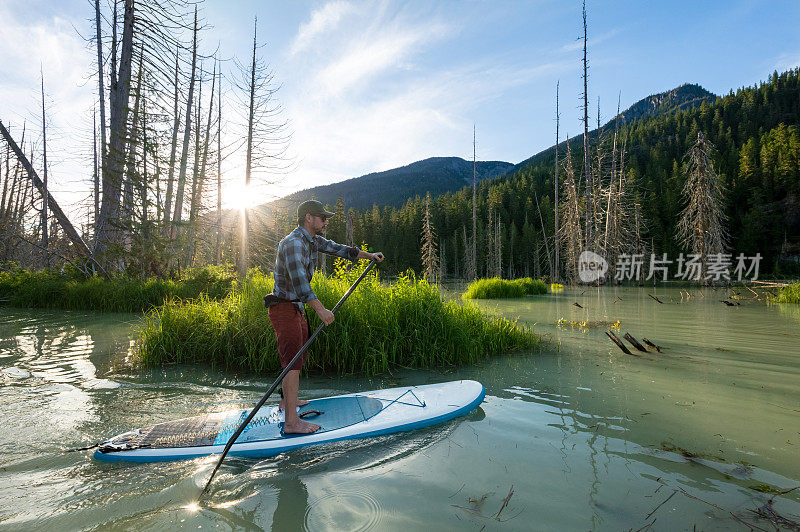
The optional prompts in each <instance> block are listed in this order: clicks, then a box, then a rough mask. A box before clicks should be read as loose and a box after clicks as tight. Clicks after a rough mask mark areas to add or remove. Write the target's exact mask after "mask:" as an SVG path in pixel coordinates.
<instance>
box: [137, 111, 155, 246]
mask: <svg viewBox="0 0 800 532" xmlns="http://www.w3.org/2000/svg"><path fill="white" fill-rule="evenodd" d="M146 104H147V99H146V98H145V99H143V100H142V180H141V183H140V185H139V198H140V199H141V200H142V236H143V237H144V238H147V237H148V228H147V189H148V187H149V186H150V182H149V180H148V176H147V107H146ZM156 218H158V213H156Z"/></svg>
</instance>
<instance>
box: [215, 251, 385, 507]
mask: <svg viewBox="0 0 800 532" xmlns="http://www.w3.org/2000/svg"><path fill="white" fill-rule="evenodd" d="M373 266H375V260H372V261H371V262H370V263H369V266H367V269H365V270H364V272H363V273H362V274H361V275H359V276H358V279H356V282H354V283H353V286H351V287H350V288H349V289H348V290H347V292H345V294H344V295H343V296H342V299H340V300H339V302H338V303H336V306H335V307H333V308H332V309H331V312H332V313H334V314H335V313H336V311H337V310H338V308H339V307H341V306H342V304H343V303H344V302H345V301H346V300H347V298H348V297H350V294H352V293H353V290H355V289H356V287H357V286H358V283H360V282H361V280H362V279H364V277H366V275H367V273H369V271H370V270H371V269H372V268H373ZM323 327H325V324H324V323H320V324H319V327H317V330H316V331H314V334H312V335H311V337H310V338H309V339H308V340H306V343H305V344H303V347H301V348H300V351H298V352H297V354H296V355H295V356H294V358H293V359H292V361H291V362H289V363H288V364H287V365H286V367H285V368H283V371H281V374H280V375H278V378H277V379H275V382H273V383H272V386H270V387H269V390H267V393H265V394H264V397H262V398H261V400H260V401H259V402H258V404H256V406H254V407H253V409H252V410H251V411H250V415H248V416H247V418H246V419H245V420H244V421H242V423H241V424H240V425H239V428H237V429H236V432H234V433H233V436H231V437H230V439H229V440H228V443H227V444H225V449H224V450H223V451H222V456H220V457H219V461H218V462H217V465H216V466H215V467H214V471H212V472H211V476H210V477H209V478H208V482H206V486H205V487H204V488H203V491H202V492H200V496H202V495H203V493H205V492H206V491H208V487H209V486H210V485H211V481H212V480H213V479H214V475H216V473H217V470H218V469H219V466H221V465H222V461H223V460H225V456H226V455H227V454H228V451H230V450H231V447H232V446H233V443H234V442H235V441H236V438H238V437H239V434H241V433H242V431H243V430H244V428H245V427H246V426H247V424H248V423H250V420H251V419H253V416H255V415H256V413H257V412H258V410H259V409H260V408H261V407H262V406H264V403H266V402H267V399H269V396H270V395H272V393H273V392H274V391H275V389H276V388H277V387H278V385H279V384H280V383H281V381H282V380H283V378H284V377H285V376H286V374H287V373H289V371H291V369H292V366H294V363H295V362H297V361H298V360H299V359H300V357H301V356H302V355H303V353H305V352H306V350H307V349H308V346H310V345H311V342H313V341H314V338H316V337H317V335H318V334H319V333H320V331H321V330H322V328H323Z"/></svg>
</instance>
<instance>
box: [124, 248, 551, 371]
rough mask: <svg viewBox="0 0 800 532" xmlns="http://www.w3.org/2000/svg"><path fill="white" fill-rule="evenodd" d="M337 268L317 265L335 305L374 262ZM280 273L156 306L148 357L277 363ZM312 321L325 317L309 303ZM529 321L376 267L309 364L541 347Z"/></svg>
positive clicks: (430, 362)
mask: <svg viewBox="0 0 800 532" xmlns="http://www.w3.org/2000/svg"><path fill="white" fill-rule="evenodd" d="M341 264H342V263H341V262H339V263H338V265H337V270H336V273H334V275H332V276H331V277H324V276H322V275H317V276H315V278H314V281H313V282H312V287H313V289H314V293H315V294H316V295H317V296H318V297H319V299H320V300H321V301H322V302H323V304H324V305H325V306H326V307H327V308H332V307H333V305H335V304H336V302H337V301H338V300H339V299H340V298H341V297H342V295H343V294H344V293H345V291H347V289H348V288H349V287H350V285H351V284H352V282H353V281H354V280H355V278H356V277H357V276H358V275H359V274H360V272H362V271H363V268H365V267H366V264H367V262H366V261H362V262H361V264H360V265H359V266H358V267H357V268H353V269H352V270H350V271H345V270H344V269H343V267H342V266H341ZM271 291H272V279H271V278H270V277H268V276H265V275H263V274H261V273H259V272H256V273H254V274H252V275H250V276H249V277H248V278H247V280H246V281H245V282H244V283H243V284H242V286H241V289H237V290H234V291H233V292H232V293H231V294H230V295H229V296H228V297H226V298H225V299H222V300H220V301H212V300H209V299H207V298H201V299H199V300H196V301H194V302H192V303H190V304H185V305H179V304H176V303H173V302H168V303H166V304H165V305H164V306H162V307H160V308H157V309H155V310H153V311H152V312H151V313H150V314H148V315H147V317H146V319H145V321H144V324H143V325H142V328H141V330H140V335H139V351H138V353H139V361H140V362H141V363H142V364H143V365H145V366H156V365H163V364H174V363H190V364H192V363H199V362H202V363H210V364H211V365H212V366H215V367H219V368H226V369H245V370H250V371H255V372H277V371H279V369H280V367H279V363H278V357H277V351H276V345H275V336H274V332H273V330H272V327H271V325H270V323H269V318H268V316H267V311H266V309H264V307H263V302H262V298H263V296H264V295H265V294H267V293H269V292H271ZM307 316H308V318H309V322H310V327H311V331H313V330H314V329H315V328H316V327H317V326H318V325H319V323H320V321H319V319H318V318H317V316H316V315H315V313H314V312H313V311H312V310H310V309H309V310H308V312H307ZM536 343H537V339H536V337H535V336H534V335H533V332H532V331H531V329H530V328H528V327H527V326H522V325H519V324H517V323H515V322H511V321H508V320H506V319H503V318H492V317H487V316H484V315H483V314H481V312H480V311H479V310H477V309H476V308H474V307H464V306H461V305H458V304H457V303H454V302H449V301H448V302H445V301H443V300H442V298H441V296H440V294H439V291H438V290H437V288H436V287H435V286H431V285H430V284H428V283H427V282H426V281H425V280H422V279H416V278H415V277H414V275H413V273H406V274H404V275H401V276H400V277H399V278H398V280H397V281H396V282H394V283H392V284H389V285H387V284H383V283H381V282H380V281H379V279H378V276H377V275H376V274H375V275H373V274H370V275H369V276H367V278H365V279H364V281H362V282H361V284H360V285H359V287H358V288H357V289H356V290H355V291H354V292H353V294H352V295H351V296H350V298H349V299H348V300H347V302H346V303H345V304H344V305H342V307H341V308H340V309H339V310H338V311H337V313H336V318H335V322H334V323H333V324H332V325H330V326H328V327H326V328H325V329H324V330H323V331H322V332H321V333H320V335H319V336H318V337H317V339H316V340H315V342H314V344H313V345H312V347H311V349H310V354H309V356H308V357H307V359H306V363H305V369H306V370H308V371H311V372H315V373H336V374H360V375H374V374H379V373H384V372H387V371H391V370H392V369H394V368H399V367H425V368H429V367H442V366H453V365H460V364H469V363H474V362H476V361H478V360H480V359H482V358H485V357H487V356H490V355H494V354H498V353H504V352H509V351H512V350H520V349H531V348H533V347H534V346H535V345H536Z"/></svg>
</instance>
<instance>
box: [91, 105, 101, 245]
mask: <svg viewBox="0 0 800 532" xmlns="http://www.w3.org/2000/svg"><path fill="white" fill-rule="evenodd" d="M92 124H93V127H92V131H93V132H94V143H93V146H94V150H93V151H94V229H95V232H94V235H95V242H97V233H96V231H97V219H98V217H99V216H100V171H99V169H98V168H97V165H98V161H97V113H96V112H95V113H92Z"/></svg>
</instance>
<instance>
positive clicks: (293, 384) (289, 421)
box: [283, 369, 319, 434]
mask: <svg viewBox="0 0 800 532" xmlns="http://www.w3.org/2000/svg"><path fill="white" fill-rule="evenodd" d="M299 389H300V372H299V371H298V370H296V369H293V370H291V371H289V373H287V374H286V376H285V377H284V378H283V401H284V403H285V407H286V408H284V410H283V411H284V413H285V414H284V415H285V420H286V421H285V422H284V423H283V432H285V433H287V434H309V433H311V432H314V431H316V430H319V425H316V424H314V423H309V422H308V421H303V420H302V419H300V417H299V416H298V415H297V407H298V406H299V405H298V402H297V392H298V390H299Z"/></svg>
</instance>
